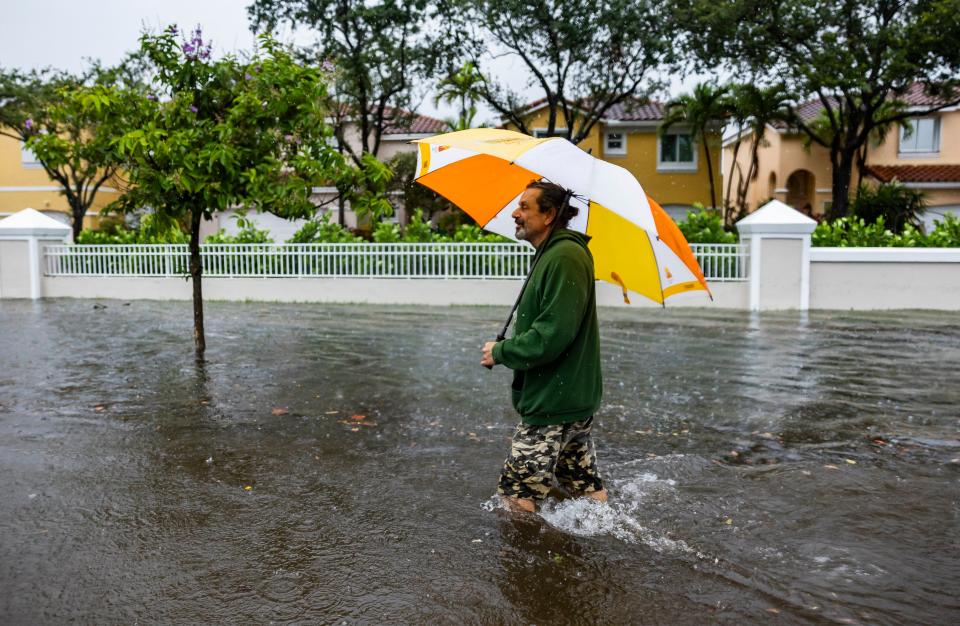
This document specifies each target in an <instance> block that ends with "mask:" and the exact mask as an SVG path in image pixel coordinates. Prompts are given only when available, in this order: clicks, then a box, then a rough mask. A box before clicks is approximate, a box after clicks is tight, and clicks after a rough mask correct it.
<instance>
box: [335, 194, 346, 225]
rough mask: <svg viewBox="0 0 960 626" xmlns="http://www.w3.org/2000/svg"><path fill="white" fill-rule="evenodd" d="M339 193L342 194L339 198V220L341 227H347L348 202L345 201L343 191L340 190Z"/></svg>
mask: <svg viewBox="0 0 960 626" xmlns="http://www.w3.org/2000/svg"><path fill="white" fill-rule="evenodd" d="M337 193H339V194H340V197H338V198H337V220H338V222H339V224H340V226H346V225H347V222H346V210H347V209H346V205H347V201H346V200H344V199H343V191H339V190H338V192H337Z"/></svg>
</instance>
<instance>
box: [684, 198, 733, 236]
mask: <svg viewBox="0 0 960 626" xmlns="http://www.w3.org/2000/svg"><path fill="white" fill-rule="evenodd" d="M677 227H678V228H679V229H680V232H681V233H683V236H684V237H685V238H686V240H687V242H689V243H737V240H738V238H737V235H736V233H732V232H729V231H727V230H724V228H723V216H722V215H721V214H720V212H719V211H715V210H712V209H704V208H703V207H702V206H701V205H699V204H695V205H694V210H692V211H687V217H686V219H684V220H681V221H679V222H677Z"/></svg>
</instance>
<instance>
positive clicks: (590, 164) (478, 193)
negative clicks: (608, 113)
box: [415, 128, 710, 304]
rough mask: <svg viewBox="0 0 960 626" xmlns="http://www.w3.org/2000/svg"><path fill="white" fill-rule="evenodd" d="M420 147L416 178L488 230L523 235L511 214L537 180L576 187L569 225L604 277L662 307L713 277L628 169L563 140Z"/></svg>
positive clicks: (449, 139) (495, 136)
mask: <svg viewBox="0 0 960 626" xmlns="http://www.w3.org/2000/svg"><path fill="white" fill-rule="evenodd" d="M415 143H418V144H419V151H418V159H417V172H416V181H417V182H418V183H420V184H422V185H424V186H426V187H429V188H430V189H432V190H434V191H436V192H437V193H439V194H440V195H442V196H444V197H445V198H447V199H448V200H450V201H451V202H453V203H454V204H456V205H457V206H458V207H460V208H461V209H463V210H464V211H465V212H466V213H467V214H468V215H469V216H470V217H472V218H473V219H474V220H476V222H477V223H478V224H479V225H480V226H481V227H483V228H484V229H486V230H489V231H492V232H495V233H498V234H500V235H504V236H505V237H509V238H511V239H514V238H515V236H514V232H515V229H514V222H513V218H512V217H510V214H511V213H512V212H513V210H514V209H515V208H516V206H517V203H518V202H519V199H520V195H521V194H522V193H523V191H524V189H525V188H526V186H527V184H528V183H529V182H530V181H531V180H539V179H540V178H544V179H546V180H548V181H550V182H552V183H556V184H558V185H561V186H563V187H566V188H567V189H570V190H571V191H572V192H573V193H574V194H575V195H574V197H573V198H572V199H571V202H570V204H571V205H572V206H576V207H577V208H579V210H580V211H579V214H578V215H577V216H576V217H574V218H573V219H571V220H570V224H569V226H568V228H570V229H572V230H577V231H580V232H583V233H586V234H587V235H590V236H591V237H592V239H591V240H590V244H589V247H590V252H591V253H592V254H593V261H594V268H595V271H596V276H597V278H598V279H600V280H604V281H607V282H610V283H613V284H616V285H619V286H620V288H621V289H623V296H624V300H625V301H626V302H629V298H628V296H627V290H630V291H634V292H636V293H639V294H641V295H643V296H646V297H647V298H650V299H651V300H653V301H655V302H658V303H661V304H663V303H665V302H666V301H667V300H668V299H670V298H672V297H674V296H678V295H680V294H686V293H691V292H697V291H699V292H705V293H706V294H708V295H709V293H710V291H709V289H708V287H707V281H706V280H704V278H703V272H701V271H700V266H699V264H698V263H697V260H696V258H695V257H694V256H693V252H692V251H691V250H690V246H689V245H688V244H687V241H686V239H684V237H683V234H682V233H681V232H680V229H679V228H677V225H676V224H674V223H673V220H671V219H670V217H669V216H668V215H667V213H666V212H665V211H664V210H663V208H661V207H660V205H658V204H657V203H656V202H654V200H653V199H652V198H650V197H649V196H647V194H646V193H644V191H643V188H642V187H641V186H640V183H639V182H637V179H636V178H634V177H633V175H632V174H631V173H630V172H628V171H627V170H625V169H623V168H622V167H619V166H616V165H614V164H612V163H607V162H606V161H602V160H600V159H597V158H594V157H592V156H590V155H589V154H587V153H586V152H584V151H583V150H581V149H580V148H578V147H577V146H575V145H574V144H572V143H570V142H569V141H567V140H566V139H562V138H560V137H549V138H544V139H536V138H534V137H530V136H528V135H524V134H522V133H517V132H513V131H509V130H501V129H494V128H475V129H471V130H463V131H458V132H454V133H446V134H443V135H435V136H433V137H429V138H427V139H420V140H417V141H416V142H415Z"/></svg>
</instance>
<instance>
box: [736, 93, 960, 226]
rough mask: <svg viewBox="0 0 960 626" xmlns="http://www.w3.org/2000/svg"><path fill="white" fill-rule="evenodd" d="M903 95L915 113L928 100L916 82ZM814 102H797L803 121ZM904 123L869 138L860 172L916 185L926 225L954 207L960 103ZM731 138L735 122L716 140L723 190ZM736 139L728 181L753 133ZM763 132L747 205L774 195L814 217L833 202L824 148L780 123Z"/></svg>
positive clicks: (742, 168)
mask: <svg viewBox="0 0 960 626" xmlns="http://www.w3.org/2000/svg"><path fill="white" fill-rule="evenodd" d="M904 99H905V100H906V102H907V103H908V105H909V106H910V107H911V108H913V109H914V110H916V111H917V112H918V113H919V112H922V111H925V110H927V109H928V108H929V107H930V106H931V105H932V100H931V98H930V97H929V96H927V95H926V94H924V93H923V90H922V89H921V87H920V86H919V85H917V86H915V87H914V88H911V89H910V90H909V91H908V92H907V93H906V94H905V95H904ZM821 110H822V106H821V104H820V102H819V100H816V101H810V102H807V103H805V104H804V105H802V106H801V107H800V109H799V111H798V113H799V114H800V116H801V117H802V118H803V119H804V120H805V121H812V120H814V119H815V118H816V117H817V116H818V115H819V114H820V111H821ZM909 125H910V126H909V127H908V125H907V124H899V125H897V126H896V127H895V128H892V129H890V131H889V132H888V133H887V135H886V138H885V140H884V141H883V142H882V143H880V144H879V145H877V144H875V143H871V144H870V146H869V148H868V151H867V159H866V167H865V168H864V172H863V180H864V182H865V183H867V184H876V183H879V182H888V181H890V180H893V179H894V178H895V179H897V180H898V181H900V182H901V183H903V184H904V185H906V186H907V187H911V188H914V189H919V190H921V191H923V193H924V194H925V196H926V201H927V205H928V209H927V215H926V216H925V218H924V222H925V224H926V225H927V226H928V227H929V226H931V225H932V223H933V221H934V220H935V219H937V218H938V217H941V216H942V215H943V214H945V213H954V214H958V215H960V107H958V106H953V107H949V108H946V109H942V110H940V111H937V112H936V113H931V114H928V115H918V116H917V117H913V118H911V119H910V120H909ZM911 127H912V131H911V130H910V128H911ZM736 139H737V134H736V131H735V130H734V132H732V133H728V135H727V136H726V137H725V139H724V142H723V161H724V165H723V176H724V181H723V185H724V190H726V188H727V185H728V183H729V182H730V180H729V177H730V173H731V166H733V146H734V144H735V142H736ZM741 139H742V144H741V147H740V151H739V154H738V156H737V163H736V166H734V167H733V168H732V169H733V188H734V189H735V188H736V185H737V184H738V183H739V180H740V176H741V175H745V174H746V172H747V171H748V165H749V155H750V147H751V145H752V142H753V141H754V140H755V138H754V137H753V136H752V135H747V136H743V137H742V138H741ZM764 139H765V143H764V144H763V145H761V147H760V149H759V152H758V161H759V171H758V174H757V178H756V180H754V181H753V182H752V183H751V184H750V187H749V191H748V193H747V206H748V208H749V209H750V210H751V211H753V210H755V209H756V208H757V207H759V206H761V205H762V204H764V203H765V202H766V201H768V200H770V199H772V198H773V199H777V200H781V201H783V202H785V203H787V204H788V205H790V206H792V207H794V208H796V209H797V210H803V209H804V207H806V206H807V205H809V206H810V209H811V210H812V213H813V215H814V216H815V217H817V216H821V215H823V213H824V212H825V210H826V209H827V208H829V206H830V203H832V202H833V190H832V187H831V165H830V154H829V151H828V150H827V149H826V148H824V147H823V146H819V145H816V144H814V145H811V146H809V147H805V146H804V139H803V136H802V135H801V134H799V133H798V132H797V130H796V129H794V128H790V127H788V126H787V125H785V124H777V125H770V126H768V127H767V132H766V137H765V138H764ZM858 175H859V173H858V172H857V171H856V169H854V172H853V179H852V185H851V192H853V191H855V186H856V182H857V180H858Z"/></svg>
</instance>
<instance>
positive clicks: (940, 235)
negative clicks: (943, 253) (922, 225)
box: [927, 214, 960, 248]
mask: <svg viewBox="0 0 960 626" xmlns="http://www.w3.org/2000/svg"><path fill="white" fill-rule="evenodd" d="M933 224H934V228H933V231H931V232H930V234H929V235H928V236H927V245H928V246H931V247H938V248H960V217H957V216H956V215H951V214H947V215H945V216H944V218H943V220H935V221H934V223H933Z"/></svg>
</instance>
